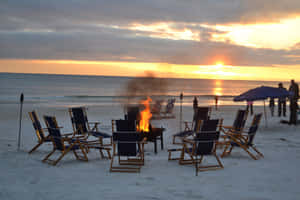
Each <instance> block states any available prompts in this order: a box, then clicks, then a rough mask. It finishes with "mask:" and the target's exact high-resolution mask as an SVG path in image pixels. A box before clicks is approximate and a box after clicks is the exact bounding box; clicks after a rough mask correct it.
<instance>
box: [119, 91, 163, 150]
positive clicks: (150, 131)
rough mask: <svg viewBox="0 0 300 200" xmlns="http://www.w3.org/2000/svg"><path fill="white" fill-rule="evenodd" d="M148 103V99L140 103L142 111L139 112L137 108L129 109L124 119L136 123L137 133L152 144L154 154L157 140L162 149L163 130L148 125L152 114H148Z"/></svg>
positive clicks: (149, 100)
mask: <svg viewBox="0 0 300 200" xmlns="http://www.w3.org/2000/svg"><path fill="white" fill-rule="evenodd" d="M150 102H151V99H150V98H149V97H148V98H147V100H144V101H141V104H142V105H143V106H144V110H142V111H139V107H130V109H128V110H127V115H125V119H130V120H135V121H137V122H138V124H137V127H136V129H137V131H138V132H140V133H141V134H142V137H145V138H146V140H147V141H148V142H153V143H154V152H155V153H157V140H160V145H161V149H164V144H163V131H164V130H165V129H164V128H157V127H152V126H151V124H150V119H151V117H152V114H151V112H150Z"/></svg>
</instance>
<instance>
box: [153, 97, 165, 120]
mask: <svg viewBox="0 0 300 200" xmlns="http://www.w3.org/2000/svg"><path fill="white" fill-rule="evenodd" d="M162 103H163V100H156V101H155V103H154V105H153V106H152V108H151V114H152V117H151V119H161V109H162Z"/></svg>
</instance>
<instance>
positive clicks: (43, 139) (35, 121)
mask: <svg viewBox="0 0 300 200" xmlns="http://www.w3.org/2000/svg"><path fill="white" fill-rule="evenodd" d="M28 114H29V117H30V119H31V121H32V125H33V128H34V130H35V133H36V136H37V139H38V144H37V145H35V146H34V147H33V148H32V149H31V150H30V151H29V152H28V153H32V152H34V151H35V150H36V149H37V148H38V147H39V146H41V145H42V144H43V143H47V142H52V140H51V138H50V135H47V136H45V133H44V131H48V129H47V128H42V126H41V123H40V120H39V118H38V116H37V114H36V111H34V110H33V111H31V112H29V113H28Z"/></svg>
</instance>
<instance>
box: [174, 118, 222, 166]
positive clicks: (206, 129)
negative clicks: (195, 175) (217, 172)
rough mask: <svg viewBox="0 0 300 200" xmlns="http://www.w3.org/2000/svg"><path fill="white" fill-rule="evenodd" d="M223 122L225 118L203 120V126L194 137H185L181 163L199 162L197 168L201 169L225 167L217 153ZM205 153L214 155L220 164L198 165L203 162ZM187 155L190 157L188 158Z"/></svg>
mask: <svg viewBox="0 0 300 200" xmlns="http://www.w3.org/2000/svg"><path fill="white" fill-rule="evenodd" d="M222 123H223V119H210V120H204V121H202V123H201V128H200V130H199V131H198V132H197V133H196V134H195V136H194V137H193V138H192V139H187V138H185V139H184V140H183V141H184V142H183V148H182V151H181V156H180V159H179V164H180V165H186V164H196V163H197V170H199V169H200V171H203V170H209V169H215V168H216V169H218V168H223V165H222V163H221V161H220V160H219V157H218V156H217V155H216V143H217V141H218V139H219V135H220V129H221V126H222ZM204 155H213V156H214V157H215V158H216V159H217V161H218V165H207V166H203V165H200V166H198V164H201V161H202V159H203V156H204ZM198 156H200V160H199V159H198ZM186 157H189V158H188V159H187V158H186ZM201 168H203V169H201Z"/></svg>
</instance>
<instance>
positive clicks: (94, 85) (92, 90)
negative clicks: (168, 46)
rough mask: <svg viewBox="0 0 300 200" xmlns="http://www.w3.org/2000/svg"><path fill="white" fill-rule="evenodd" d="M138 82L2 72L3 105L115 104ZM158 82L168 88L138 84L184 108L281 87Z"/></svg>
mask: <svg viewBox="0 0 300 200" xmlns="http://www.w3.org/2000/svg"><path fill="white" fill-rule="evenodd" d="M136 79H138V78H135V77H108V76H78V75H53V74H16V73H0V103H1V104H18V103H19V99H20V94H21V93H24V96H25V100H24V103H27V104H39V105H40V106H46V107H71V106H99V105H100V106H101V105H115V104H120V103H124V102H125V101H128V93H127V91H128V85H129V83H132V82H134V81H135V80H136ZM151 80H152V79H151ZM155 80H156V81H157V80H159V81H162V82H163V83H164V86H160V85H159V84H156V85H154V84H152V83H151V81H150V83H149V81H143V79H139V81H138V82H137V83H138V84H137V85H138V88H139V90H141V89H140V88H141V87H140V86H141V85H143V84H144V82H148V85H147V84H146V85H145V86H144V88H143V87H142V88H143V89H142V91H143V90H147V89H148V88H147V87H149V85H152V86H153V87H154V88H153V90H150V91H148V93H147V95H149V96H151V98H153V99H162V100H165V101H166V100H167V99H170V98H175V99H176V102H177V103H178V102H179V101H180V99H179V95H180V93H183V105H185V106H192V101H193V98H194V96H196V97H197V98H198V102H199V105H214V103H215V100H214V97H215V96H216V95H218V96H219V102H218V104H219V105H235V104H239V105H245V102H233V97H234V96H237V95H239V94H240V93H242V92H245V91H247V90H248V89H251V88H254V87H258V86H262V85H265V86H274V87H277V85H278V82H275V81H272V82H270V81H241V80H208V79H174V78H172V79H171V78H170V79H157V78H155ZM156 83H157V82H156ZM158 83H160V82H158ZM283 84H284V86H285V87H288V85H289V83H288V82H285V83H283ZM160 87H164V88H165V90H164V91H161V90H160ZM131 90H135V88H131ZM151 91H153V93H151ZM149 93H150V94H149ZM135 95H136V97H135V98H131V99H130V102H131V103H133V104H135V103H137V102H138V101H139V100H140V99H142V98H144V97H143V96H145V94H144V93H143V92H142V93H137V94H135ZM132 99H134V100H132ZM258 104H262V102H258V103H256V105H258Z"/></svg>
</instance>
